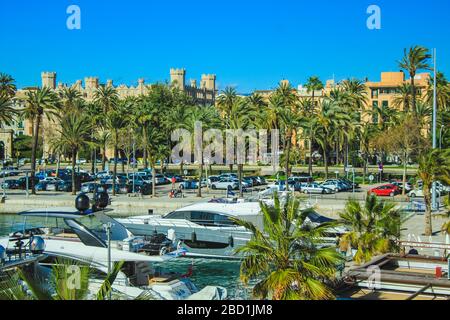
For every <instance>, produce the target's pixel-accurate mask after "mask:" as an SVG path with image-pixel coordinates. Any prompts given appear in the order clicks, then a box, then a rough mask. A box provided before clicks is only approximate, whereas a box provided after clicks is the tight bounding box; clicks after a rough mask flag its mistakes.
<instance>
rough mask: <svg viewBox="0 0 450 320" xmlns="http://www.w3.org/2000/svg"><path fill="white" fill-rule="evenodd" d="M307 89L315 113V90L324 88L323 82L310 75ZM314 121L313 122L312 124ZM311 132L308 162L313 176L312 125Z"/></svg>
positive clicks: (312, 111)
mask: <svg viewBox="0 0 450 320" xmlns="http://www.w3.org/2000/svg"><path fill="white" fill-rule="evenodd" d="M305 87H306V89H307V90H308V92H311V105H310V106H311V110H309V113H310V114H311V115H312V114H314V108H315V107H316V102H315V100H314V98H315V92H316V91H318V90H322V89H323V88H324V87H323V82H322V81H320V79H319V77H317V76H313V77H309V78H308V80H307V82H306V84H305ZM312 124H313V123H312V122H311V125H312ZM309 132H310V136H309V143H310V147H309V162H308V174H309V175H310V176H312V146H313V144H314V134H313V132H314V130H313V128H312V127H310V129H309Z"/></svg>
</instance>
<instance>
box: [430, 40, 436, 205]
mask: <svg viewBox="0 0 450 320" xmlns="http://www.w3.org/2000/svg"><path fill="white" fill-rule="evenodd" d="M433 68H434V75H433V77H434V80H433V149H436V148H437V145H436V142H437V141H436V118H437V99H436V78H437V77H436V49H434V50H433ZM431 194H432V208H433V210H437V201H436V181H434V180H433V186H432V190H431Z"/></svg>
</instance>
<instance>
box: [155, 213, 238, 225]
mask: <svg viewBox="0 0 450 320" xmlns="http://www.w3.org/2000/svg"><path fill="white" fill-rule="evenodd" d="M164 219H180V220H188V221H191V222H194V223H196V224H199V225H202V226H216V227H229V226H234V225H236V223H235V222H234V221H232V220H231V219H230V218H229V217H228V216H226V215H223V214H218V213H212V212H207V211H174V212H171V213H169V214H167V215H166V216H164Z"/></svg>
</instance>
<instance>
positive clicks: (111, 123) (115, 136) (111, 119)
mask: <svg viewBox="0 0 450 320" xmlns="http://www.w3.org/2000/svg"><path fill="white" fill-rule="evenodd" d="M131 105H132V101H130V100H120V101H118V102H117V104H116V107H115V108H114V110H111V111H110V112H109V113H108V114H107V115H106V123H105V128H106V129H107V130H108V131H109V132H110V135H111V142H112V145H113V149H114V168H113V183H112V195H113V196H115V195H116V178H117V159H118V158H119V138H120V137H119V132H120V130H121V129H122V128H125V127H126V126H127V125H128V122H129V120H130V118H129V113H128V111H129V110H130V109H131V107H132V106H131Z"/></svg>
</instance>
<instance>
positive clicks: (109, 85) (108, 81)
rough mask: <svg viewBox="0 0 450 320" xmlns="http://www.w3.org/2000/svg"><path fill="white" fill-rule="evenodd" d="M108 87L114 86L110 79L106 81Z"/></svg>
mask: <svg viewBox="0 0 450 320" xmlns="http://www.w3.org/2000/svg"><path fill="white" fill-rule="evenodd" d="M106 86H107V87H112V86H113V81H112V80H110V79H108V80H106Z"/></svg>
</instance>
